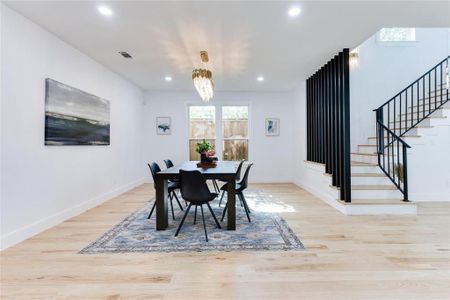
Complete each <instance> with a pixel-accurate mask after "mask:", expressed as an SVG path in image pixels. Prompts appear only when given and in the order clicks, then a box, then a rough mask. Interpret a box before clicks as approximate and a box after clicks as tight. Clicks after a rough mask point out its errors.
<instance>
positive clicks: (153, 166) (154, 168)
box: [147, 162, 183, 220]
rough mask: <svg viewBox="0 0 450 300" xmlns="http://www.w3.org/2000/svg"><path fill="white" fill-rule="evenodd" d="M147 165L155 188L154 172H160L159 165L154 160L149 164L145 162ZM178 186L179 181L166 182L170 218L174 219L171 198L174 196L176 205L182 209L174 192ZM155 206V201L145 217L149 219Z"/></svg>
mask: <svg viewBox="0 0 450 300" xmlns="http://www.w3.org/2000/svg"><path fill="white" fill-rule="evenodd" d="M147 165H148V167H149V168H150V172H151V173H152V177H153V187H154V188H155V189H156V184H155V183H156V174H157V173H159V172H161V168H160V167H159V165H158V164H157V163H155V162H152V163H151V164H147ZM179 188H180V184H179V182H169V183H168V184H167V190H168V192H169V200H170V207H171V208H172V218H173V219H174V220H175V212H174V210H173V198H174V197H175V199H176V200H177V202H178V206H179V207H180V209H181V210H182V211H183V207H182V206H181V203H180V201H179V200H178V197H177V194H176V192H175V191H176V190H178V189H179ZM155 207H156V201H155V203H153V206H152V209H151V211H150V214H149V215H148V217H147V219H150V218H151V217H152V214H153V211H154V210H155Z"/></svg>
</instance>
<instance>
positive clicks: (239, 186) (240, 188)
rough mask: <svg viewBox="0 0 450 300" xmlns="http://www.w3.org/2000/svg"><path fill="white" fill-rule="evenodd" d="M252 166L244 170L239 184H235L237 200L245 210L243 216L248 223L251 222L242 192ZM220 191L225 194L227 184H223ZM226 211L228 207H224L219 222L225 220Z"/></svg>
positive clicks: (245, 187)
mask: <svg viewBox="0 0 450 300" xmlns="http://www.w3.org/2000/svg"><path fill="white" fill-rule="evenodd" d="M252 166H253V164H249V165H248V166H247V169H246V170H245V173H244V177H242V180H241V182H239V183H236V196H238V197H239V200H241V201H242V203H243V205H244V209H245V214H246V215H247V219H248V221H249V222H251V221H252V220H251V219H250V208H249V207H248V204H247V201H246V200H245V196H244V191H245V190H246V189H247V187H248V174H249V173H250V168H251V167H252ZM220 189H221V190H222V191H224V193H225V192H226V191H227V190H228V183H226V184H224V185H223V186H222V187H221V188H220ZM222 197H223V194H222ZM220 200H222V199H220ZM227 209H228V205H225V208H224V210H223V213H222V219H221V220H220V221H221V222H223V219H224V218H225V214H226V212H227Z"/></svg>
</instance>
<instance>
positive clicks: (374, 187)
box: [352, 184, 397, 191]
mask: <svg viewBox="0 0 450 300" xmlns="http://www.w3.org/2000/svg"><path fill="white" fill-rule="evenodd" d="M352 190H377V191H378V190H397V188H396V187H395V185H385V184H374V185H367V184H364V185H363V184H361V185H352Z"/></svg>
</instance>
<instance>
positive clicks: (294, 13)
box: [288, 6, 302, 17]
mask: <svg viewBox="0 0 450 300" xmlns="http://www.w3.org/2000/svg"><path fill="white" fill-rule="evenodd" d="M301 11H302V10H301V9H300V7H298V6H293V7H291V8H290V9H289V11H288V15H289V16H290V17H296V16H298V15H299V14H300V12H301Z"/></svg>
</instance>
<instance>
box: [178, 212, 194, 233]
mask: <svg viewBox="0 0 450 300" xmlns="http://www.w3.org/2000/svg"><path fill="white" fill-rule="evenodd" d="M191 206H192V204H189V206H188V208H187V209H186V212H185V213H184V216H183V219H181V223H180V225H178V229H177V232H176V233H175V236H177V235H178V233H179V232H180V229H181V226H183V223H184V220H185V219H186V216H187V214H188V212H189V209H191Z"/></svg>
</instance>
